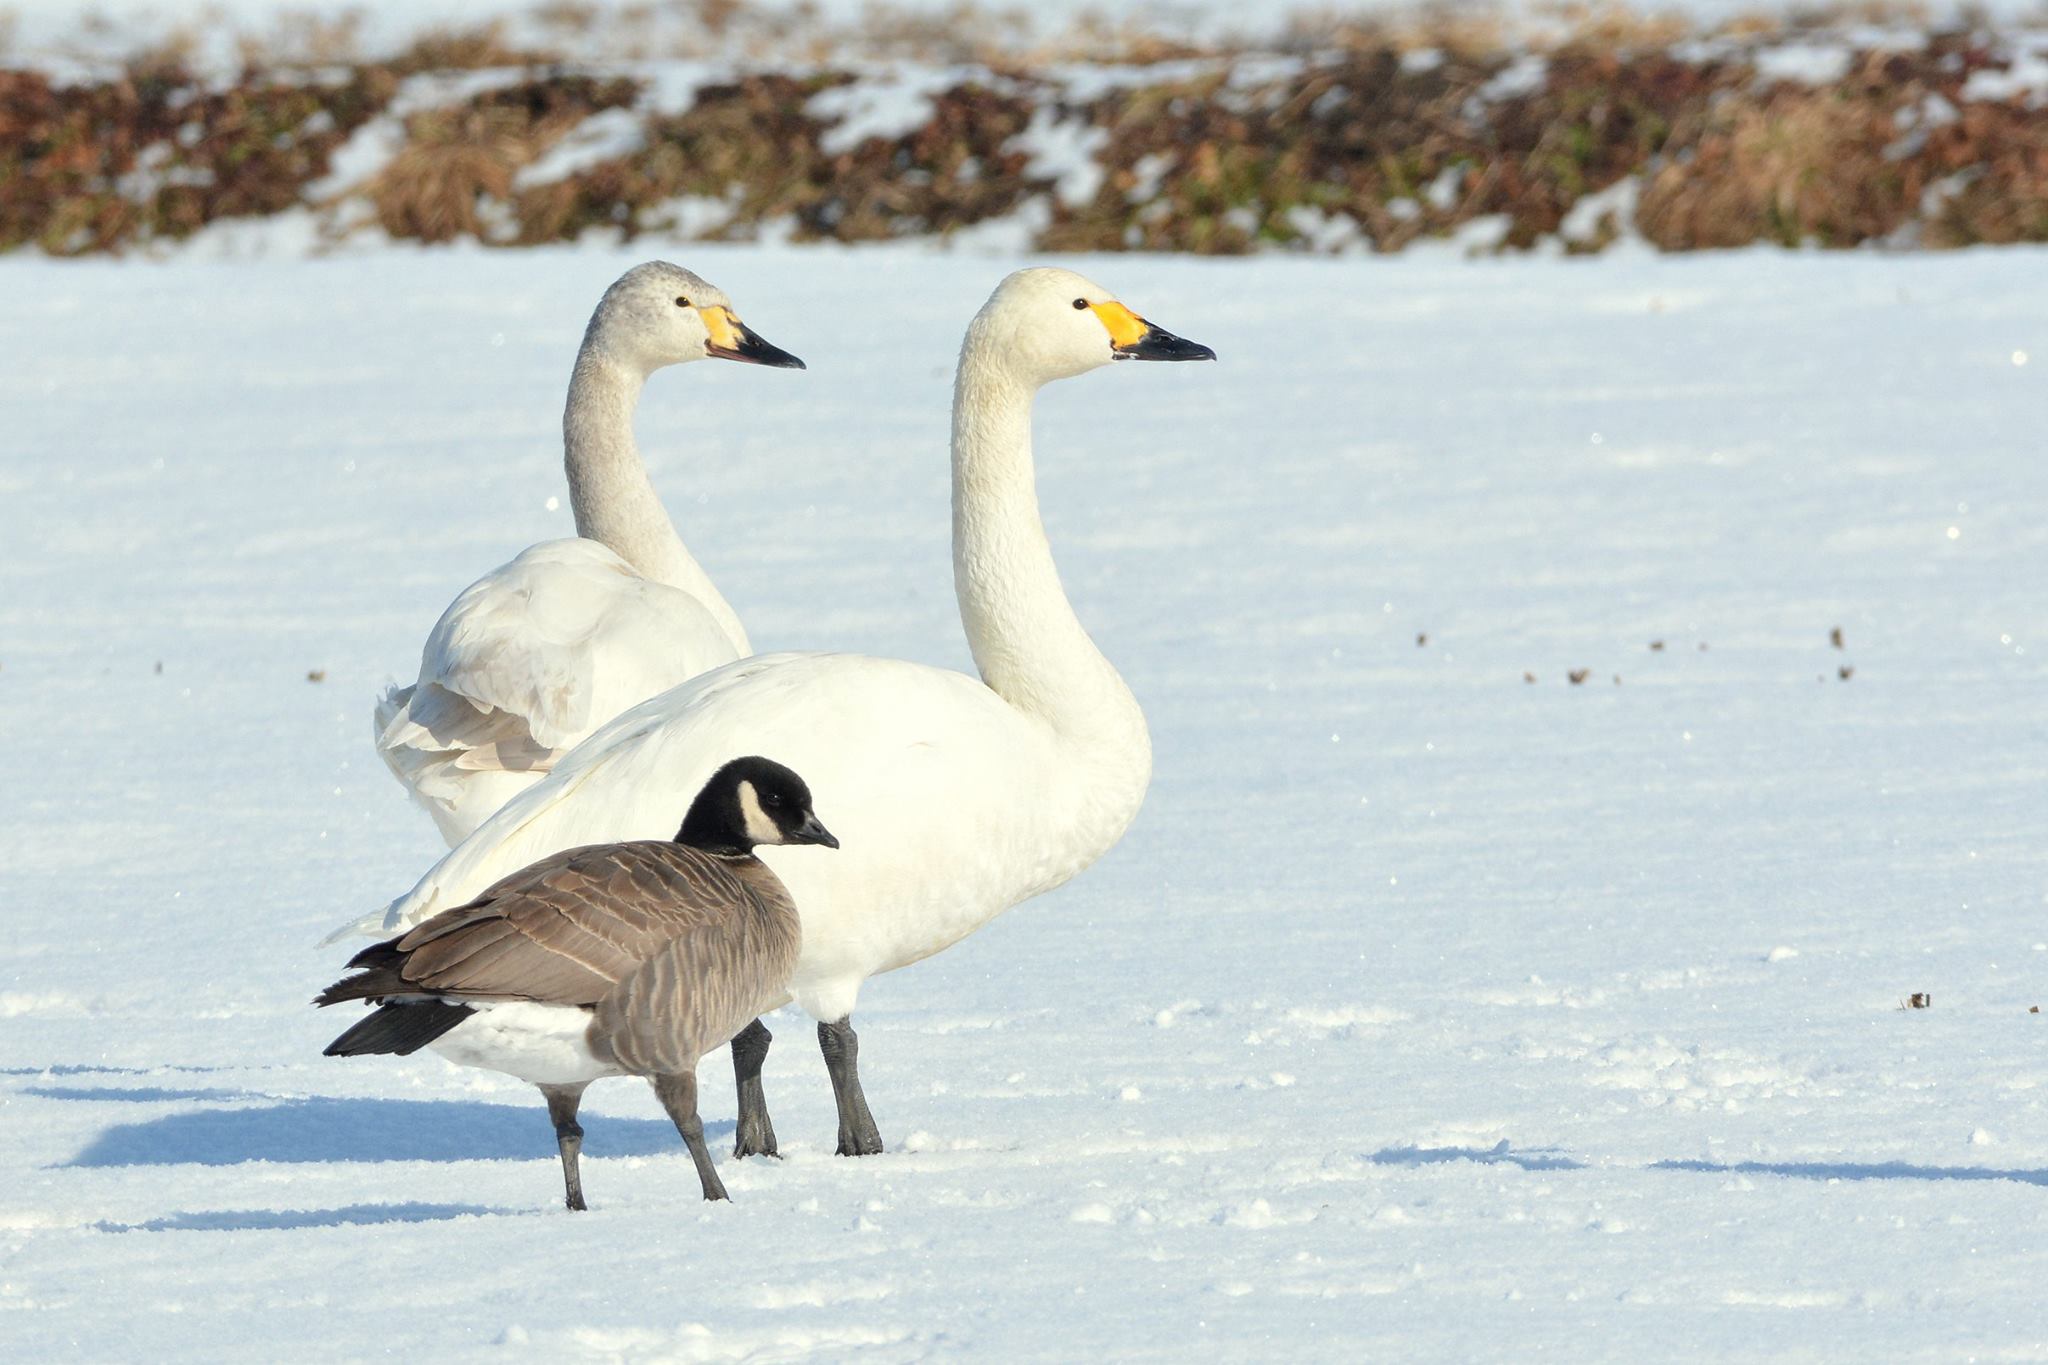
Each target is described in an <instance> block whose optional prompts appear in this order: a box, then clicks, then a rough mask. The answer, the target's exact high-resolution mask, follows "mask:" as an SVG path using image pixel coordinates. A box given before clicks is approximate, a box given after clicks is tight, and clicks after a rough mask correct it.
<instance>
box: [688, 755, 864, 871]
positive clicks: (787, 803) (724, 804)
mask: <svg viewBox="0 0 2048 1365" xmlns="http://www.w3.org/2000/svg"><path fill="white" fill-rule="evenodd" d="M676 842H677V843H679V844H688V845H690V847H692V848H701V849H703V850H704V851H705V852H707V853H745V852H748V851H749V850H751V849H753V848H754V847H755V846H756V845H759V844H823V845H824V846H825V847H827V848H837V847H839V841H838V840H837V839H835V838H833V837H832V835H831V832H830V831H828V830H827V829H826V828H825V826H824V825H822V824H820V823H819V822H818V817H817V814H816V813H815V812H814V811H812V809H811V789H810V788H809V787H806V786H805V785H804V780H803V779H802V778H801V777H798V776H797V775H796V774H795V773H793V772H791V771H790V770H789V769H787V768H785V767H783V766H782V765H781V764H780V763H774V762H770V761H769V760H768V759H765V758H759V757H749V758H736V759H734V760H733V761H732V762H730V763H728V764H726V765H725V766H724V767H723V768H720V769H719V770H718V771H717V772H715V773H713V774H711V780H710V781H709V782H706V783H705V784H704V790H703V791H701V792H698V793H697V799H696V800H695V801H694V802H692V803H691V805H690V813H689V814H688V815H687V816H685V817H683V827H682V828H681V829H680V830H678V831H677V832H676Z"/></svg>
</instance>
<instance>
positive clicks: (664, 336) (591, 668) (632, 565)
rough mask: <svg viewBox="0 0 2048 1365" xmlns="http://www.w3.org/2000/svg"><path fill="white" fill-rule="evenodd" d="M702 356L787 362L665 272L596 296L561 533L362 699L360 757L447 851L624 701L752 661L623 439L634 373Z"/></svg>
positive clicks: (635, 395) (671, 270)
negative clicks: (372, 746)
mask: <svg viewBox="0 0 2048 1365" xmlns="http://www.w3.org/2000/svg"><path fill="white" fill-rule="evenodd" d="M707 358H717V359H722V360H743V361H750V362H752V363H754V364H758V365H774V366H780V367H786V368H796V369H802V368H803V362H802V361H801V360H798V359H797V358H796V357H795V356H793V355H791V354H789V353H788V352H787V351H784V350H781V349H779V348H777V347H774V346H771V345H769V344H768V343H767V342H765V341H763V340H761V338H760V337H758V336H756V335H754V333H752V332H751V331H749V330H748V329H747V328H746V327H745V326H744V325H743V324H742V323H741V322H740V321H739V319H738V318H737V317H736V316H734V314H733V311H732V302H731V300H729V299H728V298H726V296H725V293H724V291H722V290H720V289H718V288H716V287H715V286H713V285H711V284H708V283H706V282H705V281H704V280H702V279H700V278H698V277H697V276H696V275H693V274H691V273H690V272H689V271H687V270H684V269H682V268H681V267H679V266H673V265H670V264H668V263H667V262H665V261H650V262H648V263H647V264H645V265H638V266H635V267H633V268H632V269H631V270H629V271H627V272H626V273H625V274H624V275H622V276H620V277H619V279H618V281H617V282H616V283H614V284H613V285H612V287H611V288H610V289H608V290H606V291H605V295H604V298H603V299H602V300H601V301H600V302H599V303H598V305H597V311H596V312H594V313H593V314H591V318H590V326H589V327H588V328H587V329H586V330H585V332H584V334H583V347H582V349H581V350H580V351H579V352H578V353H577V356H576V369H575V371H574V373H573V374H572V375H571V377H570V380H569V402H568V406H567V407H566V408H565V409H564V411H563V414H562V437H563V465H564V467H565V468H566V470H567V472H568V476H569V505H570V507H571V508H572V509H574V511H575V514H576V538H574V539H568V540H550V541H546V542H544V543H542V544H539V545H535V546H533V547H531V548H530V549H527V550H526V551H524V552H522V553H521V554H520V555H519V556H518V557H516V558H515V559H513V560H512V561H511V562H509V563H507V564H504V565H501V566H500V567H498V568H496V569H493V570H492V571H491V572H490V573H488V574H485V575H484V576H483V577H482V578H480V579H478V580H477V581H476V582H474V583H472V584H470V585H469V586H468V587H467V588H465V589H463V591H462V594H461V595H460V596H458V597H457V598H456V599H455V601H454V602H453V603H451V604H450V605H449V607H448V610H447V611H445V612H443V613H442V614H441V619H440V620H439V621H437V622H436V623H435V624H434V629H433V631H432V633H431V634H429V635H428V636H427V644H426V648H425V649H424V650H423V651H422V652H421V655H420V672H419V680H418V681H417V682H415V683H414V684H412V686H410V687H395V688H392V689H391V690H390V691H388V692H386V693H385V694H384V696H383V697H382V698H381V699H379V701H378V703H377V710H376V743H377V752H378V754H379V755H380V756H381V757H382V758H383V759H384V762H385V763H386V764H387V765H389V767H390V768H391V771H392V773H393V775H394V776H396V777H397V778H398V780H399V781H400V782H402V783H403V784H405V787H406V789H407V790H409V791H410V792H411V793H412V794H413V797H414V799H416V800H417V801H418V802H419V803H420V804H421V805H422V806H424V807H425V808H426V810H427V813H428V814H430V815H432V816H433V817H434V823H435V824H436V825H438V826H439V827H440V830H441V835H442V837H443V838H445V839H446V840H447V841H448V842H449V843H450V844H456V843H459V842H461V841H462V839H463V838H465V837H466V836H467V835H468V834H469V833H470V831H472V830H474V829H475V828H476V827H477V826H478V825H480V824H482V823H483V822H484V821H485V820H486V819H488V818H489V817H490V816H491V815H492V814H493V813H494V812H495V811H496V810H497V809H498V807H500V806H502V805H504V804H505V802H506V801H508V800H510V799H511V798H512V797H513V796H515V795H517V794H518V793H520V792H522V791H525V790H526V789H527V788H528V787H531V786H532V785H534V784H535V783H536V782H538V781H540V779H541V778H542V777H544V776H546V775H547V773H548V770H549V769H551V768H553V767H554V765H555V763H556V762H557V761H558V760H559V759H560V758H561V757H562V755H564V754H566V753H567V752H568V751H569V750H570V749H571V748H573V747H575V745H576V744H577V743H578V742H580V741H581V740H582V739H584V738H585V737H586V736H588V735H589V734H590V732H591V731H593V730H595V729H596V728H597V727H598V726H600V725H602V724H604V723H605V722H606V721H608V720H610V719H611V718H612V717H613V716H616V715H618V714H619V713H620V712H621V711H624V710H625V709H626V708H627V707H629V706H633V705H636V704H637V703H639V702H642V701H645V700H646V699H647V698H649V697H652V696H654V695H655V694H656V693H659V692H663V691H666V690H667V689H669V688H671V687H673V686H675V685H676V684H677V683H679V682H682V681H684V680H685V679H687V678H694V677H696V676H697V675H698V674H699V673H702V672H704V671H705V670H706V669H710V668H716V667H717V666H718V665H720V664H724V663H730V662H732V661H733V660H734V659H740V658H745V657H746V656H747V655H748V654H751V653H752V652H753V650H752V649H751V647H750V646H749V645H748V643H747V633H746V631H745V630H744V629H742V628H741V626H740V621H739V617H738V616H736V615H735V614H734V613H733V609H732V608H731V607H730V606H729V605H727V603H726V600H725V598H724V597H722V596H721V595H720V594H719V591H718V589H717V588H716V587H714V586H713V585H712V582H711V577H710V575H709V574H707V573H705V572H704V570H703V568H702V567H701V566H700V565H699V564H698V563H697V561H696V560H695V559H693V558H692V557H691V556H690V552H689V551H688V550H686V549H684V548H683V542H682V538H681V537H680V536H678V535H677V534H676V529H675V526H674V524H673V523H671V522H670V521H669V517H668V513H667V512H666V511H664V510H663V508H662V505H661V498H660V496H659V495H657V494H656V493H655V491H654V485H653V483H652V482H651V481H650V480H649V479H648V477H647V466H646V465H645V464H643V463H642V462H641V459H640V451H639V449H638V447H637V446H635V445H634V443H633V409H634V408H635V407H636V406H637V405H638V403H639V401H640V390H641V388H642V387H643V386H644V385H645V384H646V382H647V377H648V376H649V375H651V374H653V373H654V371H656V370H658V369H661V368H662V367H664V366H667V365H681V364H685V363H687V362H689V361H692V360H704V359H707Z"/></svg>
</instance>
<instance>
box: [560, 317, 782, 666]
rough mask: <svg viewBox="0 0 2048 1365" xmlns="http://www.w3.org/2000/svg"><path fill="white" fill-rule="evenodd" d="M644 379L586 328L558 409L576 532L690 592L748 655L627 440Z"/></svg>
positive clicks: (743, 636) (729, 612) (734, 621)
mask: <svg viewBox="0 0 2048 1365" xmlns="http://www.w3.org/2000/svg"><path fill="white" fill-rule="evenodd" d="M646 383H647V372H646V370H644V369H642V368H640V367H638V366H635V365H632V364H628V363H623V362H621V361H619V360H617V359H615V358H614V357H612V356H611V355H610V354H609V353H608V352H607V351H606V349H605V347H604V345H603V342H602V339H601V336H600V334H599V329H598V328H597V327H595V326H593V327H592V328H591V330H590V334H589V335H587V336H586V337H585V338H584V340H583V349H582V351H581V352H580V353H579V354H578V355H577V357H576V371H575V373H574V374H573V375H571V376H570V379H569V405H568V407H567V408H566V409H564V410H563V413H562V446H563V460H562V464H563V468H564V470H565V471H566V472H567V474H568V476H569V506H570V507H571V508H573V509H574V510H575V513H576V534H577V535H579V536H583V537H586V538H587V539H590V540H595V541H597V542H599V543H600V544H602V545H604V546H606V547H608V548H609V549H611V550H613V551H615V552H617V553H618V555H619V556H620V557H621V558H623V559H624V560H625V561H626V562H627V563H628V564H631V565H632V566H633V567H634V568H636V569H638V570H639V571H640V572H641V573H642V574H645V575H646V576H647V577H649V578H651V579H654V580H655V581H657V582H660V583H666V584H668V585H669V586H670V587H672V588H680V589H682V590H683V591H684V592H686V593H688V594H690V596H692V597H694V598H696V599H697V600H698V601H699V602H701V603H703V604H704V607H705V609H706V610H707V611H709V612H710V613H711V615H712V618H713V619H714V620H716V621H717V622H718V625H719V628H720V629H722V630H723V631H724V632H725V633H726V635H727V636H728V637H729V638H730V639H731V640H732V643H733V647H734V648H736V649H737V650H739V652H740V653H742V654H749V653H752V652H753V651H752V650H751V649H750V648H749V647H748V643H747V632H746V630H745V628H744V627H742V626H741V625H740V618H739V615H738V613H736V612H734V611H733V609H732V606H731V605H730V604H729V603H728V602H727V601H726V600H725V597H724V596H723V594H721V593H720V592H719V591H718V589H717V587H716V586H715V585H713V583H712V582H711V575H709V574H707V573H705V572H704V568H703V566H702V565H700V564H699V563H697V561H696V560H695V559H694V558H693V557H692V556H691V554H690V552H689V551H688V550H687V549H685V548H683V540H682V537H681V536H679V535H677V534H676V528H675V525H674V523H673V522H671V521H670V520H669V516H668V510H667V509H666V508H664V507H663V506H662V505H661V496H660V495H659V494H658V493H656V492H655V491H654V483H653V481H652V480H650V479H649V478H648V477H647V465H646V463H645V462H644V461H643V460H641V458H640V448H639V446H638V445H636V444H635V443H634V440H633V410H634V409H635V408H636V407H638V406H639V403H640V390H641V389H642V388H643V387H645V385H646Z"/></svg>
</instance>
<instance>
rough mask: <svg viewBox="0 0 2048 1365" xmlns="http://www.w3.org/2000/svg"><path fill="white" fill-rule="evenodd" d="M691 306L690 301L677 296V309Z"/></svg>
mask: <svg viewBox="0 0 2048 1365" xmlns="http://www.w3.org/2000/svg"><path fill="white" fill-rule="evenodd" d="M689 306H690V301H689V300H688V299H686V298H684V297H683V296H682V295H681V294H678V295H676V307H678V308H688V307H689Z"/></svg>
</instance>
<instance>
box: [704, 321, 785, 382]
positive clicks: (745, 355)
mask: <svg viewBox="0 0 2048 1365" xmlns="http://www.w3.org/2000/svg"><path fill="white" fill-rule="evenodd" d="M697 314H698V316H699V317H702V318H703V319H704V330H705V332H706V333H707V334H708V335H709V337H710V340H709V342H708V343H707V344H706V346H705V348H704V349H705V350H707V351H709V352H710V353H711V354H712V355H714V356H716V357H718V358H719V359H720V360H743V361H745V362H746V363H747V364H749V365H773V366H774V367H775V368H776V369H778V370H801V369H803V368H804V363H803V361H801V360H798V359H797V358H796V357H795V356H793V355H791V354H790V353H789V352H788V351H785V350H783V349H782V348H781V347H780V346H771V345H770V344H768V343H767V342H765V341H763V340H761V338H760V337H759V336H757V335H755V334H754V332H753V331H752V330H751V329H750V328H749V327H748V326H747V324H745V323H744V322H741V321H740V320H739V319H738V318H736V317H734V316H733V315H732V310H731V309H729V308H717V307H713V308H699V309H698V310H697Z"/></svg>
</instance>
